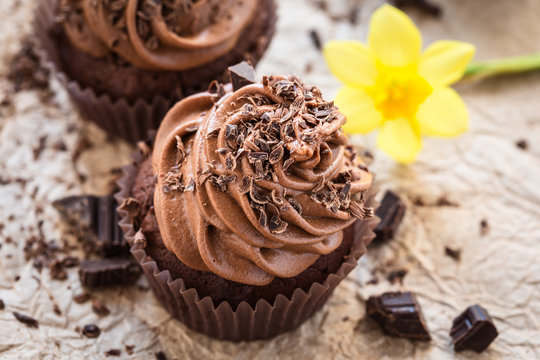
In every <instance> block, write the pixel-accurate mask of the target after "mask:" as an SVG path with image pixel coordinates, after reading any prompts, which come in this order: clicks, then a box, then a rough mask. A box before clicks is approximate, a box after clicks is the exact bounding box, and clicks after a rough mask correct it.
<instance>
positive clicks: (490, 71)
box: [464, 53, 540, 79]
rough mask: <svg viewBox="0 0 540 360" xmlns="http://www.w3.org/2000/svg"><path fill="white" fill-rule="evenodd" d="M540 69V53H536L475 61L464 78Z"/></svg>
mask: <svg viewBox="0 0 540 360" xmlns="http://www.w3.org/2000/svg"><path fill="white" fill-rule="evenodd" d="M538 69H540V53H535V54H529V55H524V56H515V57H510V58H506V59H497V60H489V61H477V62H474V63H472V64H470V65H469V66H468V67H467V70H466V71H465V74H464V79H471V78H475V79H478V78H484V77H488V76H493V75H500V74H513V73H521V72H526V71H531V70H538Z"/></svg>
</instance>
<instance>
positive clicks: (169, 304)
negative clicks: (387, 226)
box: [115, 153, 379, 341]
mask: <svg viewBox="0 0 540 360" xmlns="http://www.w3.org/2000/svg"><path fill="white" fill-rule="evenodd" d="M142 160H143V156H142V154H140V153H137V154H135V155H134V156H133V162H132V163H131V164H130V165H128V166H126V167H124V169H123V171H124V175H123V177H122V178H121V179H119V180H118V186H119V189H120V190H119V192H118V193H117V194H116V195H115V197H116V200H117V201H118V203H122V202H123V201H124V199H127V198H128V197H130V195H131V189H132V186H133V183H134V181H135V177H136V176H135V175H136V172H137V169H138V167H139V166H140V164H141V163H142ZM374 193H375V192H373V193H372V194H371V195H370V199H369V202H371V203H372V204H373V205H375V201H374V196H375V194H374ZM118 211H119V213H120V219H121V220H120V223H119V224H120V227H121V228H122V231H123V232H124V236H125V238H126V240H127V241H128V243H129V244H130V245H131V253H132V254H133V256H134V257H135V259H136V260H137V262H138V263H139V264H140V265H141V267H142V269H143V271H144V273H145V275H146V277H147V279H148V282H149V284H150V286H151V288H152V290H153V291H154V293H155V295H156V296H157V298H158V299H159V301H160V302H161V304H162V305H163V306H164V307H165V308H166V309H167V311H169V313H170V314H171V315H172V316H174V317H175V318H177V319H178V320H180V321H181V322H183V323H184V324H185V325H187V326H188V327H190V328H191V329H193V330H196V331H198V332H201V333H203V334H206V335H208V336H211V337H214V338H218V339H222V340H231V341H243V340H257V339H266V338H270V337H273V336H276V335H278V334H281V333H284V332H287V331H290V330H293V329H295V328H297V327H298V326H300V325H301V324H302V323H303V322H305V321H306V320H307V319H309V318H310V317H311V316H312V315H313V314H314V313H315V312H316V311H317V310H319V309H320V308H321V307H322V306H323V305H324V303H325V302H326V301H327V300H328V298H329V297H330V295H331V294H332V292H333V291H334V289H335V288H336V286H337V285H338V284H339V283H340V282H341V281H342V280H343V279H344V278H345V277H346V276H347V275H348V274H349V273H350V272H351V271H352V270H353V269H354V268H355V267H356V265H357V261H358V259H359V258H360V257H361V256H362V255H363V254H364V253H365V252H366V247H367V245H368V244H369V243H370V242H371V240H373V238H374V237H375V234H374V233H373V229H374V228H375V226H376V225H377V223H378V222H379V219H378V218H376V217H375V218H373V219H371V220H368V221H357V222H355V223H354V225H353V226H354V229H353V233H354V234H353V236H354V239H353V246H352V249H351V253H350V255H349V256H348V257H346V258H345V259H344V261H343V263H342V264H341V266H340V267H339V268H338V270H337V271H336V272H335V273H332V274H330V275H328V277H327V278H326V280H325V281H324V282H323V283H317V282H314V283H313V284H312V285H311V287H310V289H309V291H308V292H307V293H306V292H305V291H303V290H302V289H300V288H297V289H295V290H294V292H293V294H292V296H291V298H290V299H289V298H287V297H286V296H284V295H283V294H278V295H277V296H276V298H275V300H274V302H273V303H272V304H271V303H269V302H268V301H266V300H264V299H261V300H259V301H257V303H256V305H255V307H254V308H252V307H251V306H250V305H249V304H248V303H247V302H245V301H243V302H241V303H240V304H239V305H238V307H237V309H233V308H232V307H231V305H230V304H229V303H228V302H226V301H224V302H222V303H220V304H219V305H218V306H217V307H216V306H214V302H213V301H212V299H211V298H210V297H209V296H206V297H204V298H202V299H201V298H200V297H199V295H198V293H197V290H196V289H195V288H186V286H185V284H184V281H183V280H182V279H173V278H172V277H171V275H170V273H169V271H168V270H163V269H160V268H159V267H158V265H157V264H156V262H155V261H153V260H152V259H151V258H150V257H149V256H148V255H147V253H146V251H145V245H146V244H145V243H144V241H136V240H135V235H136V229H135V228H134V226H133V224H132V222H131V220H130V218H129V214H128V213H127V212H126V211H122V210H118Z"/></svg>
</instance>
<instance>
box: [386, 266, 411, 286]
mask: <svg viewBox="0 0 540 360" xmlns="http://www.w3.org/2000/svg"><path fill="white" fill-rule="evenodd" d="M407 273H408V270H405V269H399V270H394V271H391V272H390V273H389V274H388V276H387V277H386V279H387V280H388V281H389V282H390V283H391V284H395V283H396V281H399V283H400V284H401V285H403V279H404V278H405V276H406V275H407Z"/></svg>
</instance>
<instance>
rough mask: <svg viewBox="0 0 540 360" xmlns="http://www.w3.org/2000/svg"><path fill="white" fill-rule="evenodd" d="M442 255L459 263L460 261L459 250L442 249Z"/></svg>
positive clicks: (446, 247)
mask: <svg viewBox="0 0 540 360" xmlns="http://www.w3.org/2000/svg"><path fill="white" fill-rule="evenodd" d="M444 253H445V255H446V256H449V257H451V258H452V259H454V260H456V261H459V260H461V250H460V249H452V248H449V247H448V246H445V247H444Z"/></svg>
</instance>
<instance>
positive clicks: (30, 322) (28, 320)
mask: <svg viewBox="0 0 540 360" xmlns="http://www.w3.org/2000/svg"><path fill="white" fill-rule="evenodd" d="M13 316H15V319H17V320H18V321H19V322H22V323H23V324H25V325H26V326H28V327H34V328H38V327H39V322H38V321H37V320H36V319H34V318H33V317H30V316H28V315H24V314H20V313H18V312H13Z"/></svg>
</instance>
